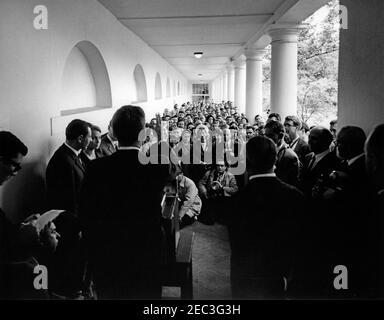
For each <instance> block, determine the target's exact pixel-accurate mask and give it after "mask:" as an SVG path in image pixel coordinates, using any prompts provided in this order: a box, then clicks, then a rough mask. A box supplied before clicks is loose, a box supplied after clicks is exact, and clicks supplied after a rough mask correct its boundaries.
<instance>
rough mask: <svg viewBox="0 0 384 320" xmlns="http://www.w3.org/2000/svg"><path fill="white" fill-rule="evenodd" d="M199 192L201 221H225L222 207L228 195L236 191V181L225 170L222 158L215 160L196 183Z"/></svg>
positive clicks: (209, 223)
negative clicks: (201, 204)
mask: <svg viewBox="0 0 384 320" xmlns="http://www.w3.org/2000/svg"><path fill="white" fill-rule="evenodd" d="M198 188H199V194H200V196H201V198H202V200H203V208H202V215H201V218H200V217H199V221H201V222H202V223H205V224H208V225H212V224H213V223H214V221H215V220H218V221H220V222H225V220H226V219H225V217H224V216H223V211H224V210H223V208H225V205H226V202H227V201H226V200H227V198H228V197H231V196H233V195H234V194H235V193H236V192H237V191H238V187H237V183H236V179H235V177H234V175H233V174H231V173H230V172H227V167H226V165H225V162H224V160H217V161H216V164H215V166H214V168H213V169H211V170H209V171H208V172H206V173H205V175H204V177H203V178H202V179H201V180H200V181H199V184H198Z"/></svg>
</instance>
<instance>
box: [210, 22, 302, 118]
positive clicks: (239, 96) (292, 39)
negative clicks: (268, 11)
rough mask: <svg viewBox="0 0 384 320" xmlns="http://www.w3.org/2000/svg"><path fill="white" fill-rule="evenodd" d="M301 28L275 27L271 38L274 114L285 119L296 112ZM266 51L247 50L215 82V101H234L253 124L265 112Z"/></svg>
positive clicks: (270, 33) (258, 49) (272, 110)
mask: <svg viewBox="0 0 384 320" xmlns="http://www.w3.org/2000/svg"><path fill="white" fill-rule="evenodd" d="M301 29H302V27H301V26H289V27H275V28H272V29H271V30H269V32H268V35H269V36H270V37H271V45H272V57H271V112H277V113H279V114H280V115H281V116H282V117H285V116H287V115H296V113H297V41H298V34H299V32H300V30H301ZM264 54H265V50H263V49H260V48H257V47H256V48H247V49H246V50H244V52H243V55H241V56H240V57H239V58H238V59H236V60H235V61H231V62H229V63H228V64H227V65H226V68H225V71H224V72H223V73H222V74H221V75H220V76H219V77H218V78H217V79H216V80H215V81H214V82H213V84H212V91H213V99H214V100H215V101H222V100H224V101H233V103H234V105H235V106H237V107H238V108H239V112H240V113H245V115H246V116H247V118H248V119H249V120H250V121H251V122H252V121H253V119H254V118H255V116H256V115H258V114H262V111H263V108H262V106H263V90H262V88H263V86H262V84H263V56H264Z"/></svg>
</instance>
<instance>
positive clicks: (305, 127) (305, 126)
mask: <svg viewBox="0 0 384 320" xmlns="http://www.w3.org/2000/svg"><path fill="white" fill-rule="evenodd" d="M301 130H304V132H305V133H307V132H308V131H309V127H308V125H307V123H306V122H302V123H301Z"/></svg>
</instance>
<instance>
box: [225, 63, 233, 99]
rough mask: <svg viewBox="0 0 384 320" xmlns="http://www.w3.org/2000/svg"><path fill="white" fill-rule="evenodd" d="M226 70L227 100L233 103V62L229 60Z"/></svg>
mask: <svg viewBox="0 0 384 320" xmlns="http://www.w3.org/2000/svg"><path fill="white" fill-rule="evenodd" d="M227 72H228V89H227V91H228V100H229V101H231V102H232V103H233V101H234V98H235V70H234V68H233V63H232V62H229V63H228V65H227Z"/></svg>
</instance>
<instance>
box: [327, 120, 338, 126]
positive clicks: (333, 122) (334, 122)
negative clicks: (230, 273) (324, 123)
mask: <svg viewBox="0 0 384 320" xmlns="http://www.w3.org/2000/svg"><path fill="white" fill-rule="evenodd" d="M335 124H337V119H335V120H332V121H331V122H330V123H329V125H331V126H333V125H335Z"/></svg>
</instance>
